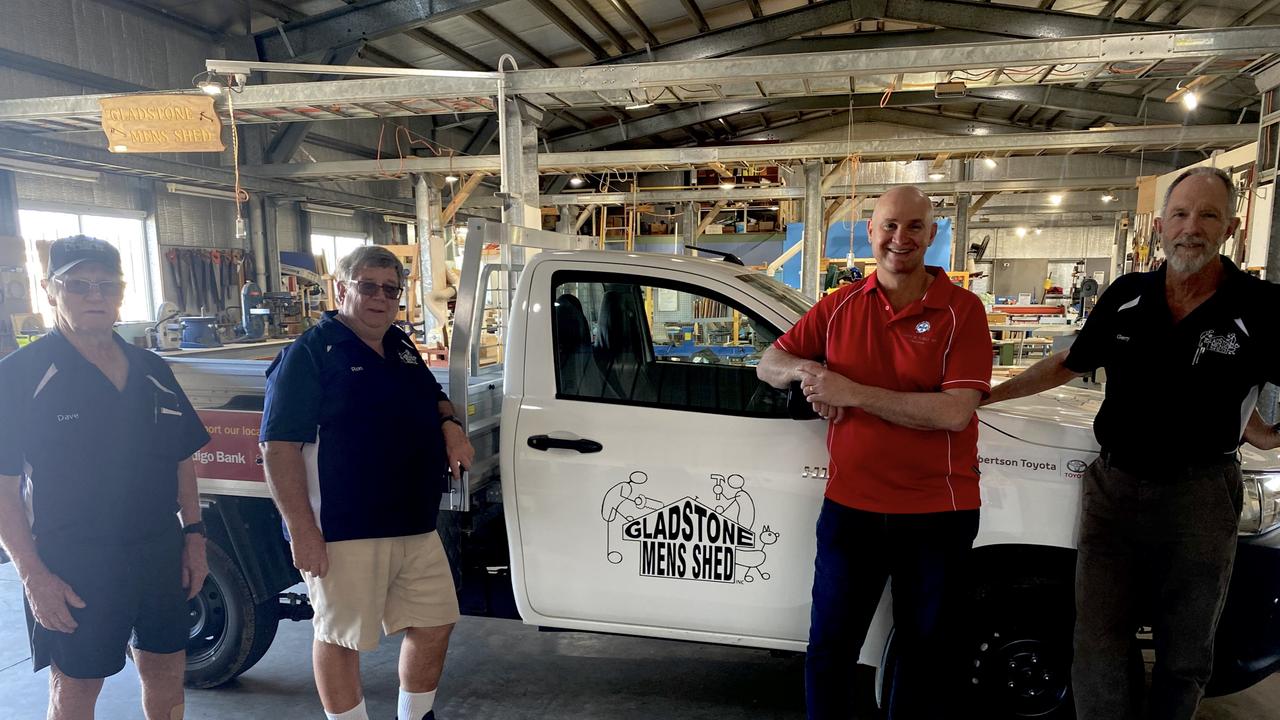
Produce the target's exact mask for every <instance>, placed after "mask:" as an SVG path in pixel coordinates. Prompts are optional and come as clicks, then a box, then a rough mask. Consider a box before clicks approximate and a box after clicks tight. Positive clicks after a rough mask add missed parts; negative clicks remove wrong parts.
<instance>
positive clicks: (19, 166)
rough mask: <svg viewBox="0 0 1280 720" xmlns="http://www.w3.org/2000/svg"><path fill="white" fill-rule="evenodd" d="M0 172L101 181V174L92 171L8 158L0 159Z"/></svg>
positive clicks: (60, 178)
mask: <svg viewBox="0 0 1280 720" xmlns="http://www.w3.org/2000/svg"><path fill="white" fill-rule="evenodd" d="M0 170H13V171H14V172H20V173H26V174H28V175H43V176H45V177H51V178H58V179H59V180H82V181H85V182H98V181H100V180H102V173H99V172H95V171H93V170H80V169H77V168H64V167H58V166H57V165H44V164H42V163H37V162H29V161H27V160H14V159H10V158H0Z"/></svg>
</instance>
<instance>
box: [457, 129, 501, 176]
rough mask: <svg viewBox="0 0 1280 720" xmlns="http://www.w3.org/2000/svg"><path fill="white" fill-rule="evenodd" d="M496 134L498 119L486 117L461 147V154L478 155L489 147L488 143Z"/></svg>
mask: <svg viewBox="0 0 1280 720" xmlns="http://www.w3.org/2000/svg"><path fill="white" fill-rule="evenodd" d="M497 135H498V119H497V118H495V117H487V118H485V120H484V124H483V125H481V126H480V128H479V129H477V130H476V132H475V134H474V135H472V136H471V139H470V140H468V141H467V144H466V145H465V146H464V147H463V148H462V154H463V155H478V154H480V153H482V152H484V150H485V148H487V147H489V143H491V142H493V139H494V138H495V137H497ZM495 169H496V168H495Z"/></svg>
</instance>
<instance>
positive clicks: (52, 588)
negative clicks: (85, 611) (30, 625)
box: [22, 571, 84, 633]
mask: <svg viewBox="0 0 1280 720" xmlns="http://www.w3.org/2000/svg"><path fill="white" fill-rule="evenodd" d="M22 587H23V589H25V590H26V592H27V602H28V603H30V604H31V614H32V615H33V616H34V617H35V619H36V622H38V623H40V625H41V626H43V627H45V628H48V629H49V630H53V631H54V632H61V633H73V632H75V631H76V628H77V627H78V626H79V624H78V623H77V622H76V619H75V618H74V617H72V616H71V608H73V607H74V608H82V607H84V600H81V599H80V596H79V595H77V594H76V593H75V591H74V590H72V589H71V586H70V585H68V584H66V583H65V582H63V580H62V578H60V577H58V576H57V575H54V574H53V573H51V572H48V571H44V572H42V573H40V574H37V575H32V576H31V577H29V578H27V580H26V581H25V582H23V583H22Z"/></svg>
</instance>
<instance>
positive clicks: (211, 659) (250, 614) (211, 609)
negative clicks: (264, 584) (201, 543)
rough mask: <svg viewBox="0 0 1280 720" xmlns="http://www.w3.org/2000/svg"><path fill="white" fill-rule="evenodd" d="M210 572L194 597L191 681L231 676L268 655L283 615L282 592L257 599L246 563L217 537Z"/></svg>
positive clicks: (205, 683)
mask: <svg viewBox="0 0 1280 720" xmlns="http://www.w3.org/2000/svg"><path fill="white" fill-rule="evenodd" d="M207 548H208V550H207V556H208V560H209V576H208V577H207V578H206V579H205V582H204V587H202V588H201V589H200V592H199V593H197V594H196V596H195V597H194V598H192V599H191V601H190V603H189V609H190V612H191V633H190V638H189V640H188V641H187V673H186V685H187V687H193V688H210V687H216V686H218V685H223V684H225V683H227V682H230V681H231V680H233V679H234V678H235V677H237V676H238V675H240V674H241V673H243V672H244V671H246V670H248V669H249V668H251V667H253V665H254V663H256V662H258V661H259V660H261V659H262V656H263V655H265V654H266V652H267V648H269V647H271V641H272V640H274V639H275V636H276V627H277V626H278V624H279V621H280V605H279V601H278V600H277V599H276V598H274V597H273V598H271V599H269V600H267V601H265V602H262V603H255V602H254V601H253V593H252V592H251V591H250V590H249V583H248V581H247V580H245V578H244V574H243V573H242V572H240V568H239V567H237V566H236V564H235V562H234V561H233V560H232V559H231V557H230V556H228V555H227V553H226V552H225V551H223V549H222V548H220V547H218V545H217V543H214V542H210V543H208V545H207Z"/></svg>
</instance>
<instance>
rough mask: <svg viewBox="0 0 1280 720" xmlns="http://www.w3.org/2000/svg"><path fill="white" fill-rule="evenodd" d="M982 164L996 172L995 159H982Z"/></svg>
mask: <svg viewBox="0 0 1280 720" xmlns="http://www.w3.org/2000/svg"><path fill="white" fill-rule="evenodd" d="M982 164H983V165H986V166H987V168H988V169H991V170H995V169H996V165H997V163H996V160H995V158H982Z"/></svg>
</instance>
